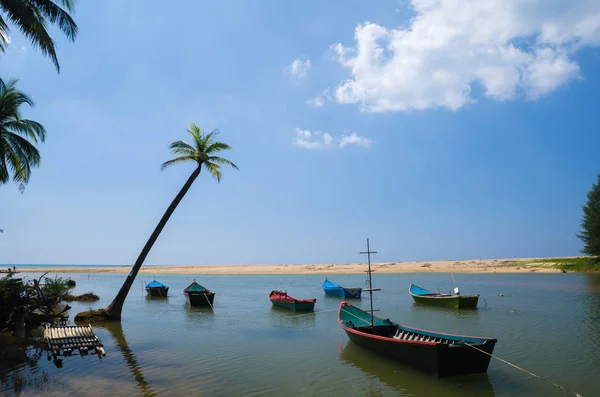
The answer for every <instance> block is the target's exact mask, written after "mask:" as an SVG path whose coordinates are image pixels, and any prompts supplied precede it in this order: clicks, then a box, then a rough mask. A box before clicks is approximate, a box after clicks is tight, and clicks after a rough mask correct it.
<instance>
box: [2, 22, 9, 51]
mask: <svg viewBox="0 0 600 397" xmlns="http://www.w3.org/2000/svg"><path fill="white" fill-rule="evenodd" d="M9 31H10V29H8V25H7V24H6V22H5V21H4V18H2V15H0V51H2V52H4V51H5V50H6V45H7V44H8V42H9V36H8V32H9Z"/></svg>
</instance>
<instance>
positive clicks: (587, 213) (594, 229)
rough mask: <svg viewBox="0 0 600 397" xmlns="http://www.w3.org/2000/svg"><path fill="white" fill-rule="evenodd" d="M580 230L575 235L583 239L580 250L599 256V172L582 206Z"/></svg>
mask: <svg viewBox="0 0 600 397" xmlns="http://www.w3.org/2000/svg"><path fill="white" fill-rule="evenodd" d="M581 228H582V231H581V233H579V234H578V235H577V237H579V238H580V239H581V241H583V244H584V247H583V250H582V252H583V253H584V254H587V255H592V256H600V174H598V180H597V181H596V184H594V185H593V186H592V189H591V190H590V191H589V192H588V194H587V203H586V204H585V205H584V206H583V220H582V221H581Z"/></svg>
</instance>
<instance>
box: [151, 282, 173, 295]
mask: <svg viewBox="0 0 600 397" xmlns="http://www.w3.org/2000/svg"><path fill="white" fill-rule="evenodd" d="M146 292H147V293H148V295H150V296H151V297H153V298H166V297H167V293H168V292H169V287H167V286H166V285H164V284H163V283H159V282H158V281H156V280H154V281H152V282H150V283H148V284H146Z"/></svg>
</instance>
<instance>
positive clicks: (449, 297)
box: [408, 284, 479, 309]
mask: <svg viewBox="0 0 600 397" xmlns="http://www.w3.org/2000/svg"><path fill="white" fill-rule="evenodd" d="M454 291H455V293H453V294H442V293H440V292H431V291H427V290H426V289H424V288H421V287H419V286H417V285H414V284H411V285H410V287H409V288H408V292H409V294H410V295H411V296H412V297H413V299H414V301H415V302H417V303H423V304H426V305H431V306H440V307H449V308H453V309H473V308H476V307H477V302H478V301H479V295H461V294H460V293H459V292H458V288H455V290H454Z"/></svg>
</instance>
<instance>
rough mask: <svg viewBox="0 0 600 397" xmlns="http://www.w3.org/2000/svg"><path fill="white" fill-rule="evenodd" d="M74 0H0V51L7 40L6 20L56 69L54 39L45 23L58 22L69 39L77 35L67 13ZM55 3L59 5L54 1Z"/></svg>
mask: <svg viewBox="0 0 600 397" xmlns="http://www.w3.org/2000/svg"><path fill="white" fill-rule="evenodd" d="M75 2H76V0H0V51H2V52H4V50H5V48H6V46H7V45H8V44H9V43H10V36H9V31H10V29H9V28H8V24H7V21H10V22H11V23H12V24H13V25H16V26H17V27H18V28H19V30H20V31H21V33H22V34H23V36H25V37H27V38H28V39H29V40H30V41H31V44H32V45H33V47H34V48H39V49H40V50H41V51H42V54H44V55H46V56H48V57H50V59H51V60H52V63H54V66H55V67H56V70H57V71H58V72H59V73H60V65H59V64H58V58H57V56H56V48H55V47H54V40H52V37H50V35H49V34H48V30H47V27H48V23H50V24H55V25H58V27H59V28H60V30H62V31H63V33H64V34H65V35H66V36H67V38H68V39H69V40H71V41H75V38H76V37H77V32H78V28H77V24H76V23H75V21H74V20H73V18H71V16H70V15H69V12H72V11H73V9H74V8H75ZM56 3H59V4H60V5H62V7H64V9H63V8H61V6H60V5H58V4H56Z"/></svg>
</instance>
